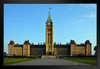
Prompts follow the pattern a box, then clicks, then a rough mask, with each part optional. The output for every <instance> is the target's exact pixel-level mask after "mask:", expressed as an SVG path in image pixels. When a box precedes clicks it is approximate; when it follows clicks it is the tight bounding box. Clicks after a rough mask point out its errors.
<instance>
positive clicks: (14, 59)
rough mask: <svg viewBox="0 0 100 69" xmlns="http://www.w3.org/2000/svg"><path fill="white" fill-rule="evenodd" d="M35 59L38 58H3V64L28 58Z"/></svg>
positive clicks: (27, 59)
mask: <svg viewBox="0 0 100 69" xmlns="http://www.w3.org/2000/svg"><path fill="white" fill-rule="evenodd" d="M36 59H38V58H4V65H8V64H14V63H19V62H24V61H29V60H36Z"/></svg>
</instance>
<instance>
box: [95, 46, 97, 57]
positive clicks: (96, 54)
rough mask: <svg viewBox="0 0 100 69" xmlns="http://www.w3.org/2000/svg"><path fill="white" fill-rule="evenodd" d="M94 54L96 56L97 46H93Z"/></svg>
mask: <svg viewBox="0 0 100 69" xmlns="http://www.w3.org/2000/svg"><path fill="white" fill-rule="evenodd" d="M94 51H95V56H97V46H95V47H94Z"/></svg>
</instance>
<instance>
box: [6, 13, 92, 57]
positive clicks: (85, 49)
mask: <svg viewBox="0 0 100 69" xmlns="http://www.w3.org/2000/svg"><path fill="white" fill-rule="evenodd" d="M79 54H81V55H84V56H91V55H92V44H91V43H90V41H89V40H86V42H85V43H84V44H76V43H75V41H74V40H71V41H70V43H68V44H61V43H60V44H53V22H52V20H51V16H50V12H49V13H48V19H47V22H46V44H38V45H34V44H30V43H29V40H27V41H25V42H24V43H23V44H22V45H19V44H15V42H14V41H10V43H9V44H8V55H9V56H42V55H55V56H57V55H61V56H76V55H79Z"/></svg>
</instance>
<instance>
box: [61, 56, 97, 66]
mask: <svg viewBox="0 0 100 69" xmlns="http://www.w3.org/2000/svg"><path fill="white" fill-rule="evenodd" d="M61 59H64V60H70V61H76V62H81V63H85V64H90V65H97V61H96V60H97V58H96V57H62V58H61Z"/></svg>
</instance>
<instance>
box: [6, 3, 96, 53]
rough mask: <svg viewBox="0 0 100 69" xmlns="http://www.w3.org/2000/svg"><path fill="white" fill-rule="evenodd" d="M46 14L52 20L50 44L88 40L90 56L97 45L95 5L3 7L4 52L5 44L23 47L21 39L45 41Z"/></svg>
mask: <svg viewBox="0 0 100 69" xmlns="http://www.w3.org/2000/svg"><path fill="white" fill-rule="evenodd" d="M49 8H52V9H51V10H49ZM49 11H50V14H51V19H52V21H53V33H54V34H53V41H54V42H56V43H60V42H61V43H62V44H66V42H70V40H74V41H75V42H76V43H77V44H80V43H85V41H86V40H90V42H91V43H92V54H94V50H93V48H94V46H95V45H96V43H97V6H96V4H4V51H5V52H7V53H8V43H9V42H10V41H11V40H13V41H14V42H15V43H18V44H23V43H24V41H25V40H29V42H30V43H32V42H33V43H34V44H38V43H43V42H45V39H46V38H45V34H46V21H47V18H48V12H49Z"/></svg>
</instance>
